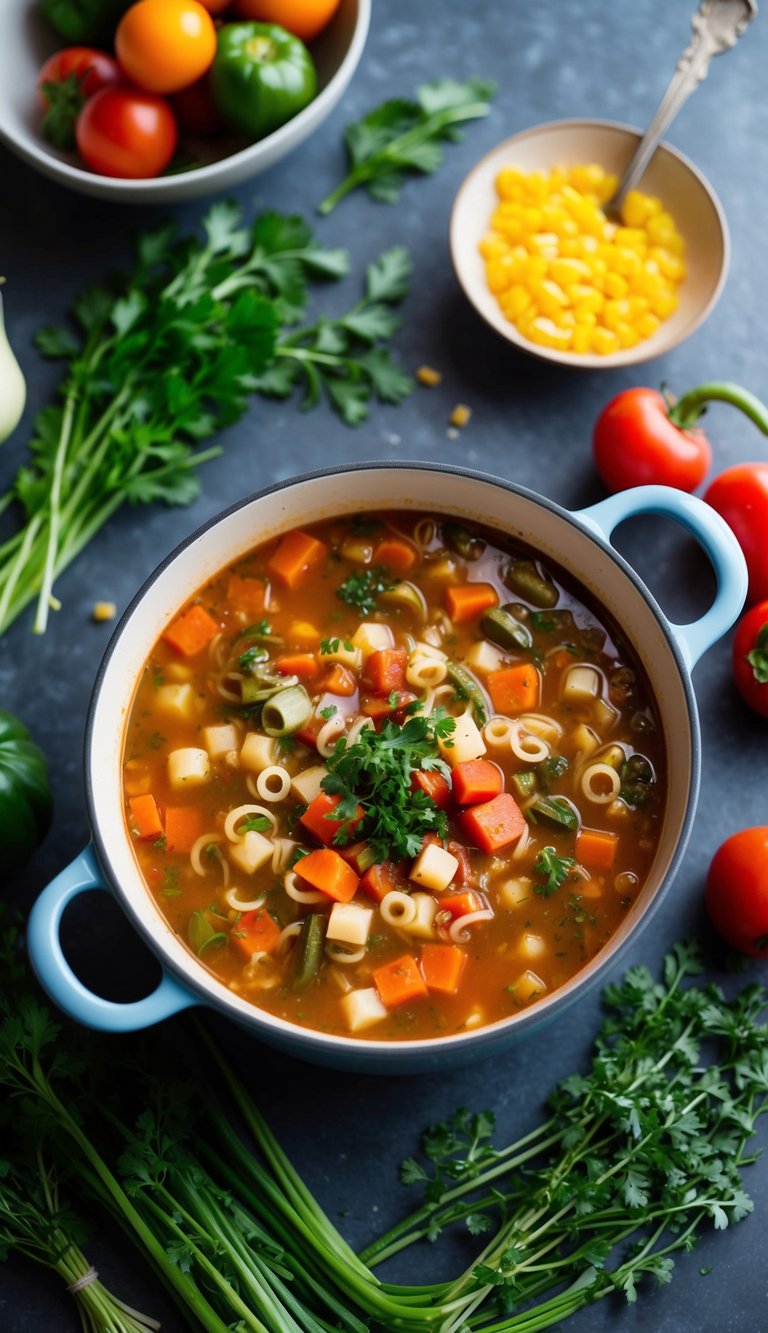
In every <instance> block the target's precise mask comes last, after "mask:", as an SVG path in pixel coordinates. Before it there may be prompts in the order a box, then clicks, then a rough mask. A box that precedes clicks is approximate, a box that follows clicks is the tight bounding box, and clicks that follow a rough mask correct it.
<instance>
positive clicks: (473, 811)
mask: <svg viewBox="0 0 768 1333" xmlns="http://www.w3.org/2000/svg"><path fill="white" fill-rule="evenodd" d="M459 823H460V824H461V827H462V829H463V831H464V833H465V834H466V835H467V838H468V839H469V841H470V842H471V843H474V845H475V846H476V847H479V848H480V850H481V851H482V852H497V851H498V850H499V848H500V847H506V846H507V844H508V843H510V842H515V841H516V839H517V838H519V837H520V834H521V833H522V831H523V829H524V828H525V817H524V815H523V814H522V812H521V811H520V809H519V807H518V805H517V803H516V802H515V800H514V798H513V797H512V796H510V794H509V792H508V791H505V792H502V793H501V795H500V796H494V798H493V800H492V801H485V802H484V804H483V805H471V806H470V807H469V809H468V810H464V811H462V813H461V814H460V815H459Z"/></svg>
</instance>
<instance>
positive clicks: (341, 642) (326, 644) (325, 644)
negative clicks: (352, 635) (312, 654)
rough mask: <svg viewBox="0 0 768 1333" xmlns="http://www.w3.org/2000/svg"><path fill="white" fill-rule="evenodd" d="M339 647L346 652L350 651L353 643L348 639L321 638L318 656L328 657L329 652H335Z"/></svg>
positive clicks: (353, 647) (352, 650)
mask: <svg viewBox="0 0 768 1333" xmlns="http://www.w3.org/2000/svg"><path fill="white" fill-rule="evenodd" d="M341 647H343V648H344V651H345V652H347V653H352V652H354V649H355V645H354V644H353V643H350V641H349V639H321V640H320V656H321V657H329V656H330V654H331V653H337V652H338V651H339V648H341Z"/></svg>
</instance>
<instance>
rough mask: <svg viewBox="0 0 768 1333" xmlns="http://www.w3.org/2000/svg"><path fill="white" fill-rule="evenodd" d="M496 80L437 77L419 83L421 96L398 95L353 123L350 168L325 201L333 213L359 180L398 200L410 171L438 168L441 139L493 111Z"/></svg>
mask: <svg viewBox="0 0 768 1333" xmlns="http://www.w3.org/2000/svg"><path fill="white" fill-rule="evenodd" d="M495 92H496V85H495V84H493V83H489V82H488V81H487V80H482V79H467V81H466V83H457V82H456V80H455V79H438V80H436V81H435V82H434V83H425V84H422V86H421V87H420V88H417V89H416V101H414V102H409V101H406V100H405V99H404V98H402V97H398V98H393V99H392V100H391V101H389V102H384V103H383V104H382V105H381V106H378V107H376V108H375V109H374V110H373V111H369V112H368V115H367V116H364V117H363V119H362V120H359V121H356V122H355V123H354V124H353V125H348V126H347V129H346V131H345V134H344V138H345V140H346V144H347V152H348V155H349V166H350V170H349V174H348V176H347V177H346V179H345V180H343V181H342V182H341V185H339V186H337V187H336V189H335V190H334V191H333V193H332V194H329V195H328V198H327V199H324V200H323V202H322V204H321V205H320V208H319V212H321V213H330V212H331V209H333V208H335V207H336V205H337V204H338V203H340V201H341V200H342V199H343V198H344V196H345V195H347V194H349V192H350V190H354V189H356V188H357V186H358V185H364V186H365V187H366V189H367V190H368V193H369V194H370V195H371V197H372V198H373V199H378V200H379V201H380V202H382V203H387V204H393V203H395V201H396V200H397V198H398V195H399V193H400V187H401V185H402V183H403V179H404V173H405V172H406V171H418V172H422V173H424V174H425V175H429V174H431V173H432V172H433V171H437V168H438V167H439V166H440V163H441V162H442V160H443V152H442V149H441V147H440V141H441V140H452V141H454V142H455V141H456V139H457V138H459V137H460V136H459V131H458V130H457V128H456V127H457V126H458V125H460V124H461V123H462V122H464V121H468V120H477V119H478V117H481V116H487V115H488V112H489V111H490V105H489V102H490V98H492V97H493V95H494V93H495Z"/></svg>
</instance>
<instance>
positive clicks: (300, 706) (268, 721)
mask: <svg viewBox="0 0 768 1333" xmlns="http://www.w3.org/2000/svg"><path fill="white" fill-rule="evenodd" d="M311 712H312V702H311V700H310V697H309V695H308V694H307V691H306V690H305V689H304V686H303V685H290V686H289V687H288V689H287V690H278V691H277V693H276V694H273V695H272V696H271V697H270V698H269V699H267V700H266V701H265V703H264V708H263V711H262V714H261V725H262V727H263V728H264V730H265V731H266V733H267V735H268V736H288V735H290V734H291V732H294V731H298V729H299V727H303V726H304V723H305V722H306V721H307V719H308V718H309V716H310V714H311Z"/></svg>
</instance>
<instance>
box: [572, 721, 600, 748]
mask: <svg viewBox="0 0 768 1333" xmlns="http://www.w3.org/2000/svg"><path fill="white" fill-rule="evenodd" d="M571 740H572V741H573V745H574V748H575V749H576V750H578V752H579V753H580V754H584V755H587V754H592V751H593V750H596V749H597V747H598V745H599V744H600V737H599V736H598V735H597V733H596V732H594V731H593V730H592V728H591V727H588V726H587V725H586V724H585V723H584V722H580V723H579V725H578V727H574V729H573V731H572V732H571Z"/></svg>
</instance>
